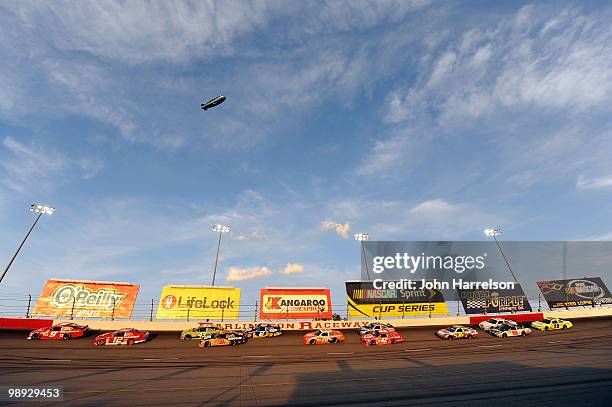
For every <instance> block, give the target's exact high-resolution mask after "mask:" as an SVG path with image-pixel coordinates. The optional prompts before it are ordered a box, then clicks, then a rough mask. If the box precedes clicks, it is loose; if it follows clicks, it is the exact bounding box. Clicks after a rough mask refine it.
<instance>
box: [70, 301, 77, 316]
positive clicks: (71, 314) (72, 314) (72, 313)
mask: <svg viewBox="0 0 612 407" xmlns="http://www.w3.org/2000/svg"><path fill="white" fill-rule="evenodd" d="M75 305H76V297H72V311H71V312H70V319H74V306H75Z"/></svg>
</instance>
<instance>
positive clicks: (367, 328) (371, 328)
mask: <svg viewBox="0 0 612 407" xmlns="http://www.w3.org/2000/svg"><path fill="white" fill-rule="evenodd" d="M383 329H386V330H388V331H395V328H394V327H393V325H391V324H382V323H378V322H370V323H369V324H367V325H364V326H362V327H361V328H359V329H358V330H357V333H359V335H360V336H361V335H365V334H371V333H372V332H375V331H380V330H383Z"/></svg>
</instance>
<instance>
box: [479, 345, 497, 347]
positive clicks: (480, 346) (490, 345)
mask: <svg viewBox="0 0 612 407" xmlns="http://www.w3.org/2000/svg"><path fill="white" fill-rule="evenodd" d="M499 346H501V345H479V346H478V347H479V348H497V347H499Z"/></svg>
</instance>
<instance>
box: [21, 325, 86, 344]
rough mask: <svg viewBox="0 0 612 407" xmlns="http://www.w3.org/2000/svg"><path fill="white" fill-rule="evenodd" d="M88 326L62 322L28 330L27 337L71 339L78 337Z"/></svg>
mask: <svg viewBox="0 0 612 407" xmlns="http://www.w3.org/2000/svg"><path fill="white" fill-rule="evenodd" d="M88 330H89V327H88V326H87V325H83V326H81V325H78V324H73V323H72V322H63V323H61V324H57V325H53V326H49V327H46V328H39V329H37V330H35V331H32V332H30V335H28V339H64V340H66V339H72V338H78V337H81V336H83V335H85V334H86V333H87V331H88Z"/></svg>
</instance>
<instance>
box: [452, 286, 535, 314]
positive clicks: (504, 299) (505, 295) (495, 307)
mask: <svg viewBox="0 0 612 407" xmlns="http://www.w3.org/2000/svg"><path fill="white" fill-rule="evenodd" d="M457 294H458V295H459V300H460V301H461V305H463V309H464V310H465V313H466V314H485V313H487V314H488V313H500V312H516V311H529V312H531V305H529V301H528V300H527V297H526V296H525V292H524V291H523V289H522V288H521V285H520V284H516V285H515V287H514V288H507V289H498V290H464V289H457Z"/></svg>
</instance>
